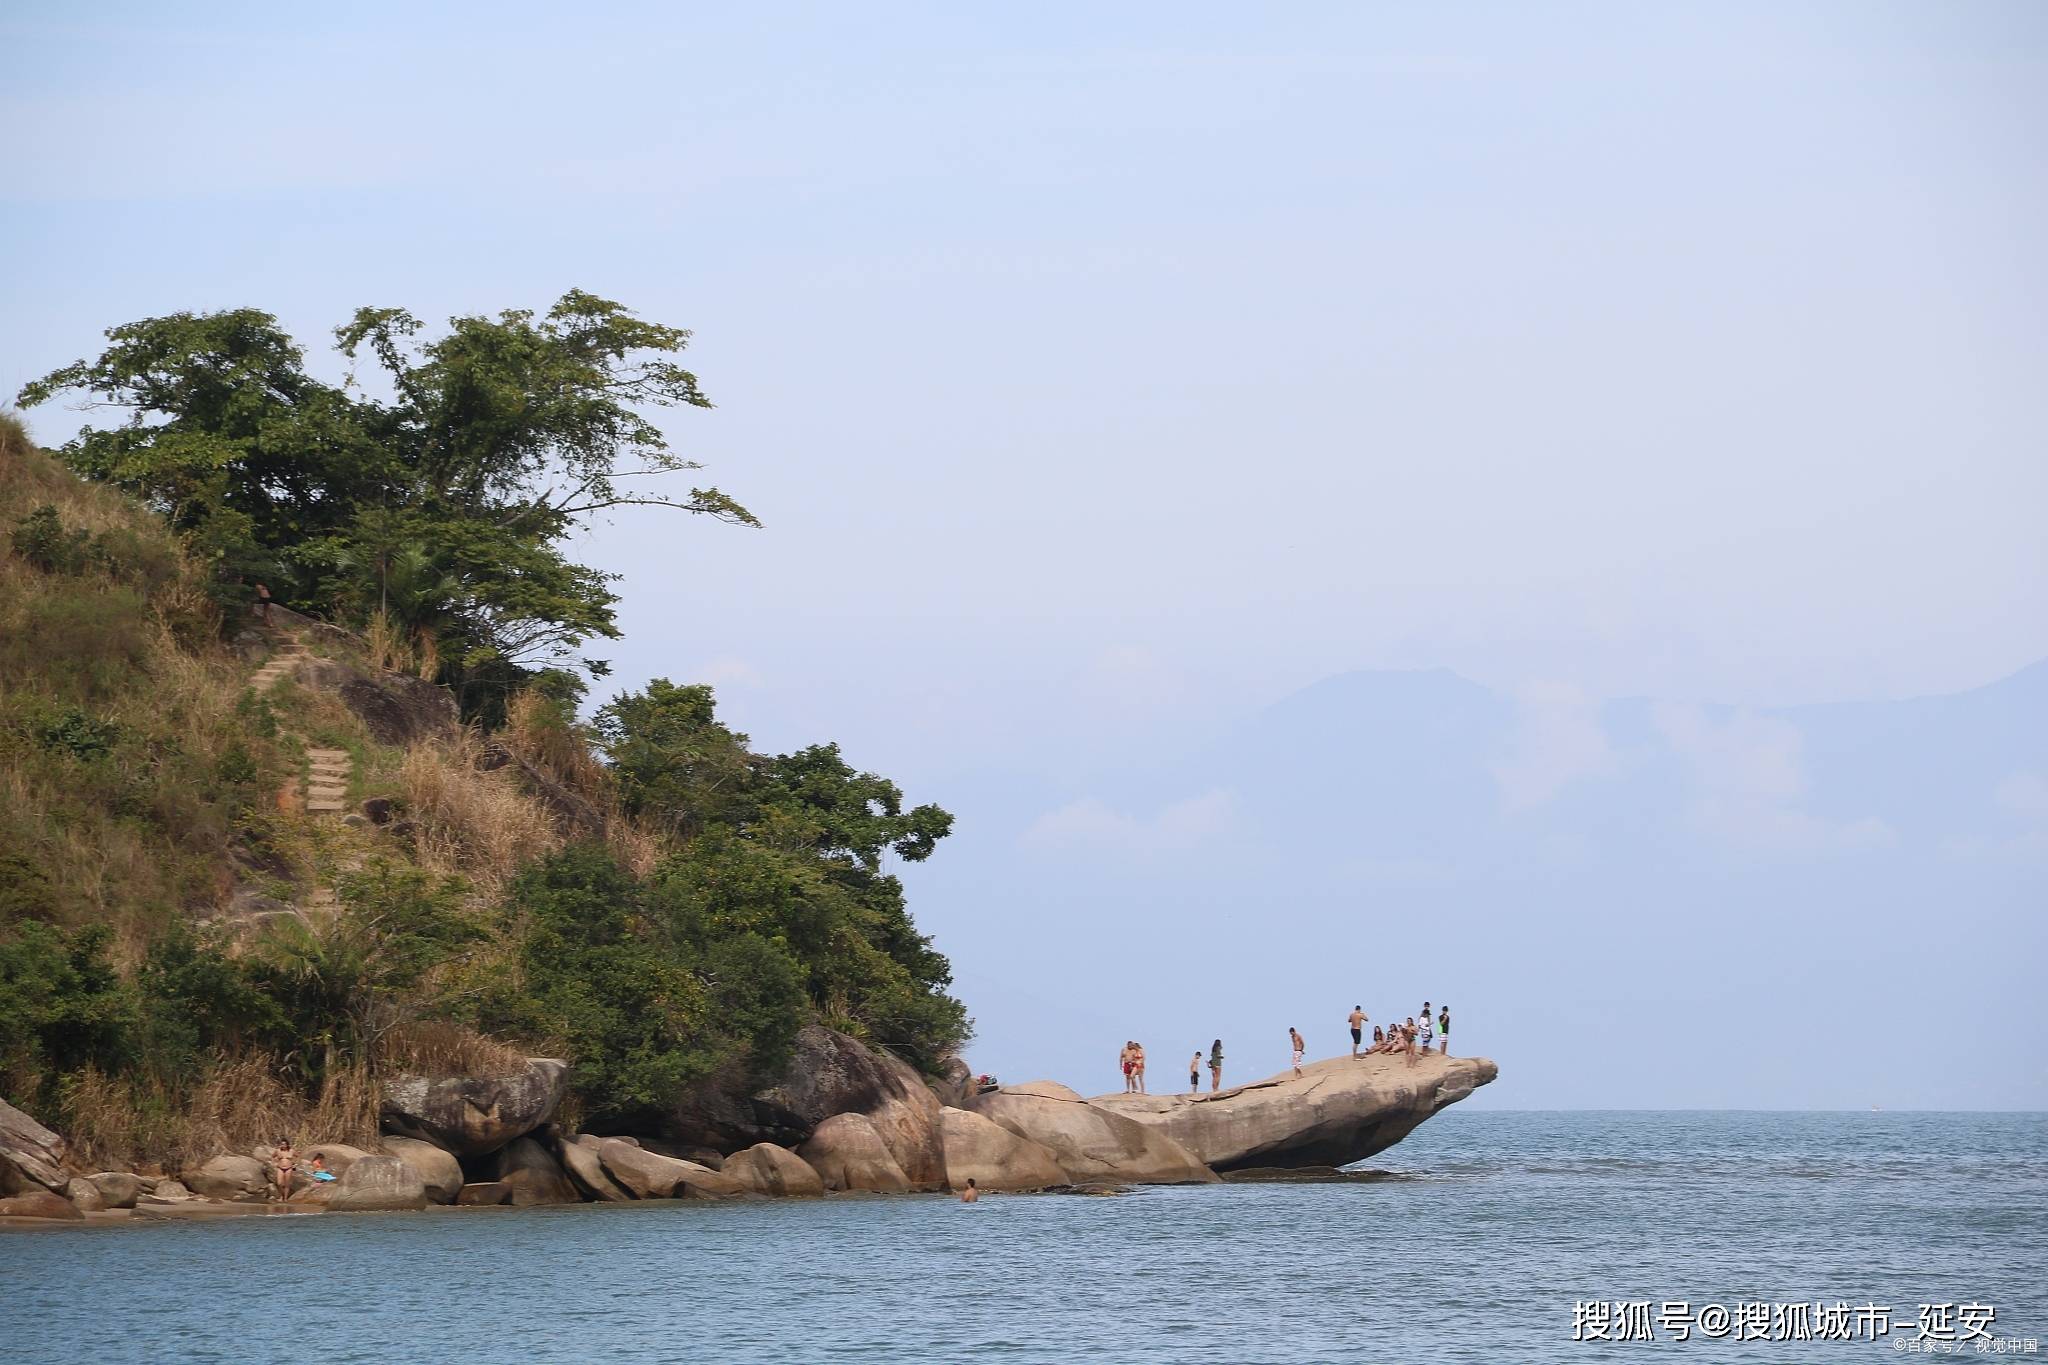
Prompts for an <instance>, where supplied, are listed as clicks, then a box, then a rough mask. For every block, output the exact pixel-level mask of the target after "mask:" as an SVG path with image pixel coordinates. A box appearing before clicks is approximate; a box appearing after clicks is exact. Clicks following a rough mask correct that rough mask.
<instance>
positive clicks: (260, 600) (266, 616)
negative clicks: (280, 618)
mask: <svg viewBox="0 0 2048 1365" xmlns="http://www.w3.org/2000/svg"><path fill="white" fill-rule="evenodd" d="M256 619H257V620H259V621H261V622H262V623H263V624H264V625H266V626H267V625H269V624H270V589H269V588H268V587H266V586H265V585H264V584H261V583H258V584H257V585H256Z"/></svg>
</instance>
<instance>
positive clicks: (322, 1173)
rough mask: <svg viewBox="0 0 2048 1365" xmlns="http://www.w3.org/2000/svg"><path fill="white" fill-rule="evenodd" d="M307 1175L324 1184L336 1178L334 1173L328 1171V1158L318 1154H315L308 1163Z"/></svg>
mask: <svg viewBox="0 0 2048 1365" xmlns="http://www.w3.org/2000/svg"><path fill="white" fill-rule="evenodd" d="M306 1174H307V1175H310V1176H312V1177H313V1179H315V1180H318V1181H322V1182H325V1181H329V1180H332V1179H334V1178H335V1177H334V1172H332V1171H330V1170H328V1169H327V1158H326V1157H324V1156H322V1155H320V1153H318V1152H315V1153H313V1159H312V1160H311V1161H309V1162H307V1163H306Z"/></svg>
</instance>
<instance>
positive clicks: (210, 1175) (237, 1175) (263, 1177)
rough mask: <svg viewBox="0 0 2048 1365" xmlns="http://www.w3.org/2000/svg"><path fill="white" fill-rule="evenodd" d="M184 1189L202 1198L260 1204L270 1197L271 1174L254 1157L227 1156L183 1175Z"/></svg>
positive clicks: (219, 1157)
mask: <svg viewBox="0 0 2048 1365" xmlns="http://www.w3.org/2000/svg"><path fill="white" fill-rule="evenodd" d="M184 1177H185V1186H186V1188H187V1189H189V1190H191V1191H192V1193H194V1194H196V1195H198V1196H199V1197H200V1198H201V1199H228V1200H234V1201H238V1202H241V1203H247V1204H255V1203H261V1202H262V1201H263V1200H265V1199H268V1198H269V1197H270V1190H271V1175H270V1171H269V1170H268V1169H267V1168H266V1167H265V1166H264V1164H263V1163H262V1162H260V1161H258V1160H257V1159H256V1158H255V1157H253V1156H240V1155H237V1154H235V1153H232V1152H230V1153H227V1154H225V1155H222V1156H217V1157H215V1158H213V1159H212V1160H211V1161H208V1162H207V1163H206V1164H204V1165H202V1166H197V1167H195V1168H193V1169H192V1170H189V1171H186V1172H184Z"/></svg>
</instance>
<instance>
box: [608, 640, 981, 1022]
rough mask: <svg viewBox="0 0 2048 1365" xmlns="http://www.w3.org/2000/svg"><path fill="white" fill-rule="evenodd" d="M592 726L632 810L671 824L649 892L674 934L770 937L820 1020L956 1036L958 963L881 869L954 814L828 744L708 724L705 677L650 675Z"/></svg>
mask: <svg viewBox="0 0 2048 1365" xmlns="http://www.w3.org/2000/svg"><path fill="white" fill-rule="evenodd" d="M596 730H597V736H598V739H599V742H600V744H601V746H602V748H603V750H604V753H605V756H606V757H607V759H608V760H609V762H610V764H611V768H612V773H613V775H614V777H615V778H616V780H617V781H618V784H619V793H620V798H621V800H622V802H623V803H624V805H625V806H626V808H627V810H628V811H629V812H631V813H633V814H635V815H639V816H641V817H643V818H648V819H652V820H654V821H656V822H657V823H659V824H662V825H664V826H666V827H667V828H668V829H669V831H670V832H671V833H673V834H675V835H678V836H680V839H681V845H682V846H681V848H680V850H679V851H678V852H677V853H675V854H674V855H673V856H671V857H670V858H668V859H667V860H665V861H664V863H663V864H662V865H661V867H659V868H658V869H657V870H656V872H655V874H654V877H653V881H652V886H651V890H650V898H649V906H650V909H651V910H652V911H655V912H658V915H659V916H660V917H661V919H662V921H663V922H664V923H665V924H666V925H667V926H669V929H670V931H671V932H673V933H674V934H676V935H678V936H679V937H680V938H682V939H684V940H692V941H704V942H711V941H717V940H719V939H722V938H727V937H731V936H735V935H746V936H753V937H758V938H760V939H762V940H764V941H766V942H768V943H771V944H773V945H774V946H775V947H777V948H778V949H779V950H781V951H784V952H787V953H788V954H789V956H790V957H791V959H792V960H793V961H795V962H796V963H797V964H798V966H799V967H800V969H801V971H802V976H803V982H804V987H805V990H806V991H807V993H808V995H809V998H810V1002H811V1004H812V1006H813V1007H814V1008H816V1009H817V1010H819V1011H820V1012H821V1013H822V1014H823V1015H824V1016H825V1017H826V1018H828V1019H830V1020H831V1021H832V1022H833V1023H835V1024H836V1025H838V1026H839V1027H842V1028H847V1029H850V1030H852V1031H853V1032H855V1033H858V1034H861V1035H863V1036H865V1037H866V1038H868V1039H869V1040H870V1041H872V1042H875V1043H878V1044H880V1045H882V1046H885V1047H888V1048H891V1049H893V1050H895V1051H898V1052H900V1053H902V1054H903V1055H905V1056H907V1057H910V1058H912V1059H913V1060H916V1061H919V1062H935V1061H936V1060H937V1059H938V1058H940V1057H941V1056H943V1055H945V1054H946V1053H947V1052H948V1051H949V1050H951V1049H952V1048H953V1047H955V1046H957V1045H958V1044H959V1043H961V1042H962V1041H964V1040H965V1038H966V1037H967V1034H968V1030H969V1024H968V1020H967V1015H966V1011H965V1010H964V1009H963V1008H962V1006H961V1004H960V1002H959V1001H958V1000H956V999H954V998H953V997H952V996H951V995H950V994H948V992H947V988H948V987H949V986H950V985H951V984H952V968H951V966H950V964H948V963H947V961H946V959H945V957H944V956H943V955H942V954H940V953H939V952H937V951H936V950H935V949H933V947H932V946H931V940H930V939H929V938H928V937H927V936H925V935H923V934H920V933H919V932H918V931H917V928H916V926H915V925H914V924H913V923H912V921H911V918H910V914H909V910H908V908H907V907H906V904H905V900H904V894H903V884H902V882H901V881H899V880H898V879H897V878H896V877H895V876H893V875H891V874H889V873H888V872H885V871H884V870H883V859H884V855H885V854H886V853H892V852H893V853H894V854H895V855H896V856H897V857H899V858H902V859H903V860H905V861H907V862H920V861H922V860H924V859H925V858H928V857H930V856H931V854H932V852H933V850H934V849H935V848H936V846H937V844H938V841H939V840H940V839H943V838H945V837H946V835H947V834H948V833H949V832H950V831H951V830H952V827H953V817H952V816H951V815H950V814H948V813H947V812H946V811H944V810H942V809H940V808H939V807H938V806H935V805H920V806H914V807H908V808H906V806H905V804H904V800H903V793H902V791H901V789H900V788H898V787H897V786H896V784H895V783H893V782H891V781H889V780H888V779H887V778H884V777H880V776H877V775H876V774H874V773H864V772H860V771H858V770H856V769H855V768H853V767H852V766H851V765H849V764H848V763H847V762H846V761H845V759H844V758H843V757H842V756H841V755H840V752H839V748H838V746H837V745H832V744H823V745H814V746H812V747H810V748H807V749H801V750H799V751H797V752H796V753H793V754H781V755H773V756H770V755H761V754H755V753H752V752H751V751H750V750H749V749H748V747H747V737H746V736H745V735H742V734H738V733H735V732H734V731H732V730H730V729H728V728H726V727H725V726H724V725H723V724H721V723H720V722H719V721H718V719H717V716H716V709H715V703H714V697H713V695H712V691H711V689H710V688H708V687H702V686H693V687H679V686H677V685H675V684H674V683H671V682H669V681H668V680H667V679H663V678H657V679H655V680H654V681H653V682H651V683H649V684H648V686H647V688H646V690H645V691H643V692H632V693H626V694H624V695H621V696H619V697H616V698H614V699H613V700H612V701H611V702H610V703H608V704H607V705H606V706H604V707H603V708H602V709H601V710H600V711H599V712H598V714H597V724H596Z"/></svg>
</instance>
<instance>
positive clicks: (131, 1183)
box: [86, 1171, 143, 1209]
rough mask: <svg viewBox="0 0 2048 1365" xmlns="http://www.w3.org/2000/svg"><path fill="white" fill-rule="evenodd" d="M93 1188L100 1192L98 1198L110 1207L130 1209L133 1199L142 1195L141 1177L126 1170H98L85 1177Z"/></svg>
mask: <svg viewBox="0 0 2048 1365" xmlns="http://www.w3.org/2000/svg"><path fill="white" fill-rule="evenodd" d="M86 1179H87V1180H90V1181H91V1182H92V1183H93V1188H94V1189H97V1190H98V1191H99V1192H100V1199H101V1201H102V1202H103V1203H104V1204H105V1205H106V1207H108V1208H110V1209H132V1208H134V1207H135V1201H136V1200H137V1199H140V1198H141V1197H142V1193H143V1184H142V1177H141V1176H139V1175H130V1174H128V1173H127V1172H126V1171H100V1172H97V1173H96V1174H93V1175H89V1176H87V1177H86Z"/></svg>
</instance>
